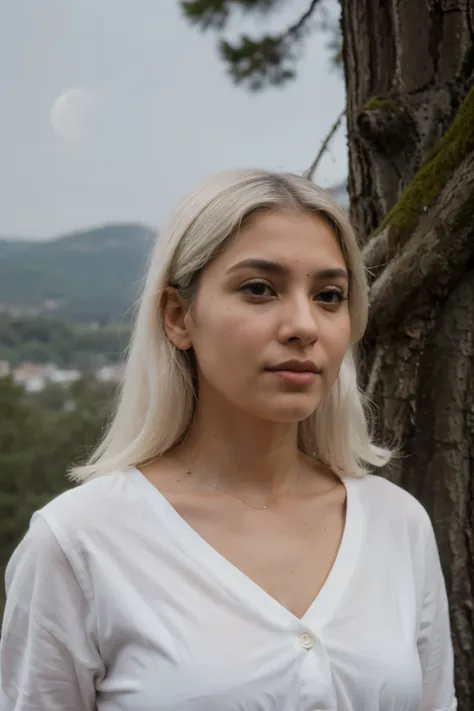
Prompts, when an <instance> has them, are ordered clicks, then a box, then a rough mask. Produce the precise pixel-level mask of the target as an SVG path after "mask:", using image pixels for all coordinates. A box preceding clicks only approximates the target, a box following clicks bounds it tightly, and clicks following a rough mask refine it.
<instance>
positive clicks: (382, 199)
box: [341, 0, 474, 711]
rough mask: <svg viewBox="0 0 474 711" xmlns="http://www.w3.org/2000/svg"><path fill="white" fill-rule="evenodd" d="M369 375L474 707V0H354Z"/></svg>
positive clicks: (351, 126) (355, 169)
mask: <svg viewBox="0 0 474 711" xmlns="http://www.w3.org/2000/svg"><path fill="white" fill-rule="evenodd" d="M341 4H342V29H343V35H344V39H345V46H344V64H345V73H346V85H347V103H348V113H347V121H348V134H349V163H350V175H349V192H350V196H351V217H352V219H353V221H354V223H355V225H356V227H357V229H358V230H359V233H360V235H361V240H362V241H363V243H364V245H365V246H364V254H365V259H366V264H367V267H368V268H369V270H370V274H371V280H372V283H371V319H370V323H369V328H368V330H367V335H366V337H365V340H364V342H363V344H362V349H361V356H362V362H361V367H362V373H361V377H362V381H363V385H364V387H365V389H366V391H367V393H368V395H369V396H370V398H371V399H372V400H373V401H374V403H375V405H376V406H377V408H378V415H379V423H378V435H379V437H380V439H382V440H383V441H387V440H388V441H389V442H394V443H397V444H399V445H400V448H401V453H402V455H403V457H402V458H400V459H398V460H397V461H396V463H395V464H392V465H390V466H389V467H387V470H386V472H385V474H386V476H387V477H389V478H390V479H391V480H392V481H395V482H397V483H399V484H400V485H402V486H403V487H404V488H406V489H407V490H409V491H410V492H411V493H413V494H414V495H415V496H416V497H417V498H418V499H420V500H421V502H422V503H423V504H424V505H425V507H426V508H427V510H428V512H429V514H430V515H431V517H432V520H433V523H434V527H435V531H436V535H437V539H438V543H439V548H440V553H441V560H442V563H443V568H444V572H445V576H446V582H447V587H448V594H449V598H450V607H451V619H452V631H453V642H454V649H455V657H456V686H457V694H458V698H459V711H472V709H473V708H474V649H473V631H474V619H473V598H472V595H473V588H474V530H473V523H474V89H472V86H473V83H474V0H341Z"/></svg>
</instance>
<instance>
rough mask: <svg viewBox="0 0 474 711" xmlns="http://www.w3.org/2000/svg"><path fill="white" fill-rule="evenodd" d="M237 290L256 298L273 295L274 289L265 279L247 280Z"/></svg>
mask: <svg viewBox="0 0 474 711" xmlns="http://www.w3.org/2000/svg"><path fill="white" fill-rule="evenodd" d="M239 291H240V292H242V293H244V294H248V295H249V296H254V297H257V298H262V297H264V296H274V295H275V291H274V289H273V288H272V287H271V286H270V285H269V284H268V283H267V282H266V281H252V282H248V283H247V284H243V285H242V286H241V287H240V289H239Z"/></svg>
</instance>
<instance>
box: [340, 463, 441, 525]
mask: <svg viewBox="0 0 474 711" xmlns="http://www.w3.org/2000/svg"><path fill="white" fill-rule="evenodd" d="M351 483H352V485H353V486H354V488H355V489H356V490H357V491H358V495H359V500H360V503H361V505H362V507H363V509H364V510H365V512H366V515H367V516H368V518H369V519H370V520H373V521H376V520H379V521H381V522H384V523H385V524H387V525H388V526H390V527H391V528H394V529H395V530H399V531H401V530H404V531H406V532H407V533H409V534H410V533H411V534H413V535H414V536H419V535H421V536H422V537H426V536H428V537H429V536H430V532H431V530H432V525H431V520H430V517H429V516H428V513H427V511H426V509H425V508H424V506H423V505H422V504H421V502H420V501H418V499H416V498H415V497H414V496H413V495H412V494H410V493H409V492H408V491H406V490H405V489H403V488H402V487H401V486H398V485H397V484H394V483H393V482H391V481H389V480H388V479H386V478H385V477H382V476H379V475H376V474H367V475H366V476H364V477H361V478H360V479H353V480H352V482H351Z"/></svg>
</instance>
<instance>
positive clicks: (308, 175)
mask: <svg viewBox="0 0 474 711" xmlns="http://www.w3.org/2000/svg"><path fill="white" fill-rule="evenodd" d="M345 115H346V109H343V110H342V111H341V113H340V114H339V116H338V117H337V119H336V120H335V121H334V123H333V125H332V126H331V129H330V131H329V133H328V134H327V136H326V138H325V139H324V141H323V142H322V144H321V148H320V149H319V151H318V154H317V156H316V158H315V159H314V160H313V162H312V163H311V165H310V166H309V168H308V170H306V171H305V173H304V176H305V178H308V180H312V179H313V175H314V173H315V172H316V169H317V167H318V165H319V163H320V162H321V159H322V157H323V156H324V154H325V153H326V151H327V149H328V146H329V143H330V141H331V139H332V137H333V136H334V134H335V133H336V131H337V129H338V128H339V126H340V125H341V122H342V119H343V118H344V116H345Z"/></svg>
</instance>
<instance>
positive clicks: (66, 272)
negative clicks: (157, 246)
mask: <svg viewBox="0 0 474 711" xmlns="http://www.w3.org/2000/svg"><path fill="white" fill-rule="evenodd" d="M154 237H155V232H154V231H153V230H152V229H150V228H148V227H145V226H144V225H141V224H138V223H111V224H106V225H101V226H98V227H94V228H91V229H87V230H76V231H74V232H71V233H68V234H66V235H62V236H58V237H57V238H54V239H51V240H18V241H16V240H12V239H8V238H3V239H0V309H1V310H3V311H10V312H13V313H15V312H16V313H30V314H35V313H36V314H38V315H44V314H49V315H54V316H59V317H62V318H68V319H71V320H73V321H79V322H99V323H108V322H113V321H120V320H122V319H125V320H126V319H127V313H128V312H129V311H130V308H131V307H132V306H133V304H134V303H135V301H136V298H137V296H138V293H139V287H140V283H141V280H142V279H143V277H144V273H145V267H146V263H147V260H148V257H149V255H150V252H151V248H152V245H153V242H154Z"/></svg>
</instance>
